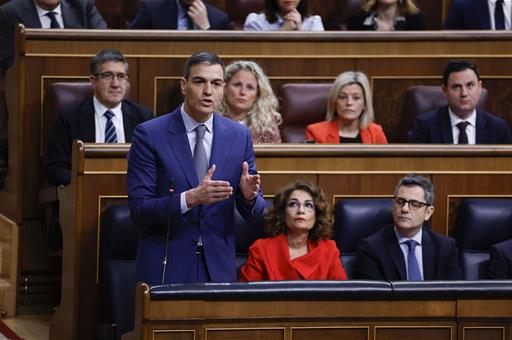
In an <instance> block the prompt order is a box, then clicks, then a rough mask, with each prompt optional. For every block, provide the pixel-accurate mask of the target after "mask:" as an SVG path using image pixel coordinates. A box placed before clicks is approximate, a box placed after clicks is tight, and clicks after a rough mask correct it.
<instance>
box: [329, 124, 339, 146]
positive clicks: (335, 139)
mask: <svg viewBox="0 0 512 340" xmlns="http://www.w3.org/2000/svg"><path fill="white" fill-rule="evenodd" d="M327 142H328V143H335V144H337V143H339V142H340V133H339V125H338V121H335V122H330V124H329V129H328V130H327Z"/></svg>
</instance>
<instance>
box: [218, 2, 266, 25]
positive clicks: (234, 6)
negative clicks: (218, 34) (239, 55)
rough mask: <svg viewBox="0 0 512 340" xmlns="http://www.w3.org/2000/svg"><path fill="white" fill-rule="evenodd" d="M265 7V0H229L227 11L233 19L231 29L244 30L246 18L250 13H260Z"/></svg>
mask: <svg viewBox="0 0 512 340" xmlns="http://www.w3.org/2000/svg"><path fill="white" fill-rule="evenodd" d="M264 9H265V0H229V1H227V3H226V12H227V13H228V15H229V19H230V20H231V22H230V24H231V29H234V30H242V29H243V28H244V22H245V18H246V17H247V16H248V15H249V14H250V13H253V12H254V13H259V12H262V11H263V10H264Z"/></svg>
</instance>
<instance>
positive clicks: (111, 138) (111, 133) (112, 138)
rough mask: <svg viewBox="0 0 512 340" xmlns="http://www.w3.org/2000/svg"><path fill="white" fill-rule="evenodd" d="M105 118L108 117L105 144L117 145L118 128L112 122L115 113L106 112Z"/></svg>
mask: <svg viewBox="0 0 512 340" xmlns="http://www.w3.org/2000/svg"><path fill="white" fill-rule="evenodd" d="M104 115H105V117H107V125H105V143H117V134H116V127H115V126H114V123H113V122H112V117H113V116H114V113H113V112H112V111H110V110H107V111H105V113H104Z"/></svg>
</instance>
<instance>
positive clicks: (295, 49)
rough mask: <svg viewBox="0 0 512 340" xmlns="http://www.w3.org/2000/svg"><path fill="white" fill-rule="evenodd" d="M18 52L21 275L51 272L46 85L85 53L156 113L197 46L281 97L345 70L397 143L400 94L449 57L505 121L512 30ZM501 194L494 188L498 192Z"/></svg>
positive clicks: (14, 181) (22, 46)
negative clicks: (103, 59)
mask: <svg viewBox="0 0 512 340" xmlns="http://www.w3.org/2000/svg"><path fill="white" fill-rule="evenodd" d="M16 46H17V47H16V52H15V55H16V59H15V65H13V66H12V67H11V68H10V69H9V71H8V72H7V74H6V80H7V81H6V83H7V84H9V86H7V88H6V92H7V102H8V108H9V172H8V175H7V178H6V187H5V190H3V191H1V192H0V202H2V204H1V205H0V213H2V214H4V215H5V216H6V217H7V218H9V219H11V220H12V221H13V222H14V223H16V224H17V225H18V226H20V228H21V231H20V235H21V237H20V238H21V242H22V246H21V248H20V249H21V251H22V253H21V255H20V266H21V267H20V273H21V275H27V274H26V273H44V272H45V271H48V270H49V268H50V261H49V259H48V256H47V253H46V250H45V247H44V246H41V245H45V244H46V242H47V241H46V239H45V234H44V212H43V209H42V207H41V206H40V205H39V202H38V193H39V189H40V188H41V187H42V186H43V182H44V181H43V177H44V174H43V154H42V150H44V148H43V145H45V143H46V141H45V140H44V139H43V136H45V135H46V134H45V132H43V131H42V129H43V126H44V125H43V123H42V122H44V121H45V117H43V113H42V104H43V103H42V101H43V98H44V91H45V88H46V87H47V86H48V85H49V84H51V83H53V82H56V81H74V80H77V79H83V78H84V77H87V75H88V73H89V63H90V59H91V57H92V56H94V55H95V54H96V53H97V52H98V51H99V50H100V49H102V48H117V49H119V50H121V51H122V52H123V53H125V54H126V56H127V57H128V59H129V62H130V82H131V88H132V91H131V93H130V96H131V99H133V100H134V101H138V102H140V103H142V104H145V105H147V106H150V107H152V108H153V109H154V111H155V112H156V113H157V114H163V113H166V112H168V111H169V110H171V109H173V108H174V107H175V106H176V105H178V104H179V103H180V101H181V98H180V95H179V81H180V78H181V76H182V71H183V65H184V62H185V60H186V59H187V58H188V57H189V56H190V55H191V54H192V53H194V52H196V51H198V50H211V51H213V52H216V53H218V54H219V55H220V56H221V57H222V58H223V59H224V61H225V62H226V63H229V62H231V61H233V60H236V59H251V60H255V61H257V62H258V63H260V64H261V65H262V66H263V68H264V69H265V71H266V73H267V74H268V76H269V77H270V79H271V82H272V84H273V86H274V88H275V90H276V92H277V93H278V95H279V89H280V87H281V85H282V84H284V83H287V82H329V81H332V80H333V79H334V78H335V77H336V75H338V74H339V73H340V72H343V71H346V70H350V69H356V70H361V71H364V72H365V73H366V74H367V75H368V76H369V78H370V79H371V82H372V87H373V92H374V102H375V109H376V119H377V122H379V123H381V124H382V125H383V127H384V129H385V131H386V133H387V134H388V136H389V139H390V140H391V141H398V140H399V139H398V138H399V137H398V135H397V132H396V131H399V129H398V127H399V121H400V119H399V117H400V112H401V109H402V101H403V93H404V91H405V90H406V88H407V87H408V86H410V85H413V84H421V83H437V82H438V81H439V79H440V78H439V77H440V74H441V70H442V69H443V66H444V64H445V63H446V61H447V60H449V59H451V58H453V57H464V58H468V59H471V60H473V61H475V62H476V63H477V64H478V65H479V67H480V69H481V73H482V76H483V78H484V86H486V87H487V88H488V89H489V100H490V104H491V108H492V110H493V111H494V112H495V113H497V114H498V115H501V116H503V117H505V118H507V119H508V120H509V121H512V109H511V108H512V105H511V104H512V103H511V101H512V93H511V91H512V58H511V57H512V33H510V32H475V31H468V32H392V33H382V32H357V33H354V32H323V33H312V32H308V33H301V32H227V31H222V32H221V31H217V32H176V31H156V30H155V31H123V30H105V31H96V30H35V29H20V30H19V32H18V35H17V45H16ZM276 164H279V162H277V163H276ZM347 176H348V175H347ZM326 178H328V177H326ZM347 179H350V178H349V177H347ZM327 180H328V179H327ZM493 183H494V182H493ZM353 185H357V184H356V183H354V184H353ZM361 185H365V184H364V183H362V184H361ZM461 185H462V184H461ZM486 185H487V184H486ZM493 188H494V187H493ZM504 189H505V187H503V186H500V185H496V186H495V190H496V192H497V193H500V194H501V193H502V192H503V190H504ZM493 190H494V189H493ZM31 275H32V274H31Z"/></svg>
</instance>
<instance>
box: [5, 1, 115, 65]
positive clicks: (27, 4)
mask: <svg viewBox="0 0 512 340" xmlns="http://www.w3.org/2000/svg"><path fill="white" fill-rule="evenodd" d="M17 24H23V25H24V26H25V27H26V28H107V24H106V23H105V21H104V20H103V18H102V16H101V14H100V13H99V12H98V9H97V8H96V5H95V4H94V1H92V0H81V1H74V0H11V1H9V2H7V3H6V4H4V5H2V6H1V7H0V46H1V48H0V67H1V68H2V69H3V70H7V69H8V68H9V67H10V66H11V65H12V63H13V62H14V60H13V53H14V31H15V29H16V25H17ZM0 74H1V71H0Z"/></svg>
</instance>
